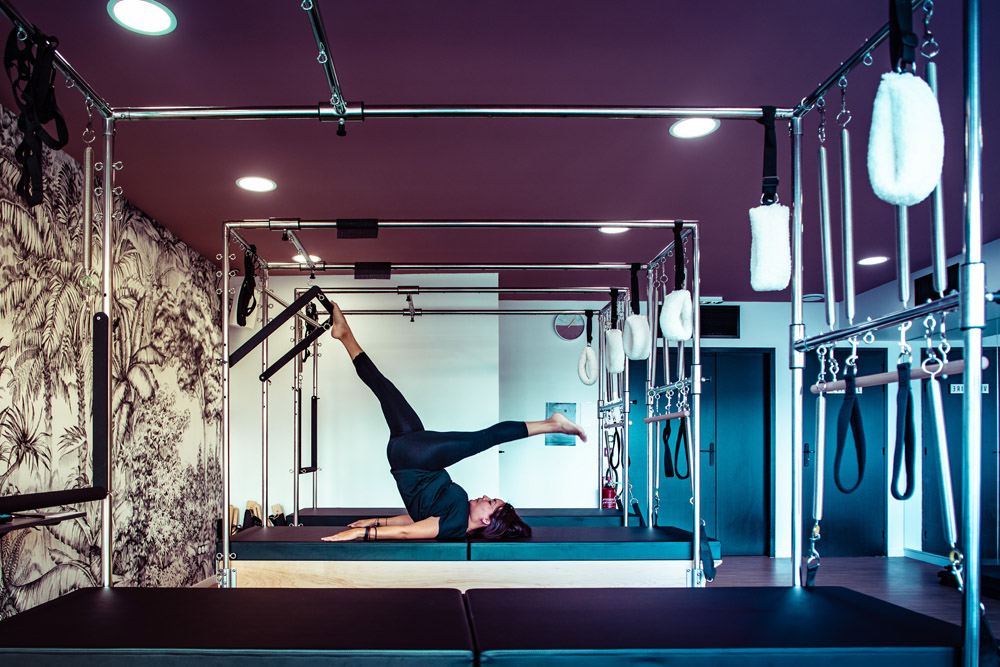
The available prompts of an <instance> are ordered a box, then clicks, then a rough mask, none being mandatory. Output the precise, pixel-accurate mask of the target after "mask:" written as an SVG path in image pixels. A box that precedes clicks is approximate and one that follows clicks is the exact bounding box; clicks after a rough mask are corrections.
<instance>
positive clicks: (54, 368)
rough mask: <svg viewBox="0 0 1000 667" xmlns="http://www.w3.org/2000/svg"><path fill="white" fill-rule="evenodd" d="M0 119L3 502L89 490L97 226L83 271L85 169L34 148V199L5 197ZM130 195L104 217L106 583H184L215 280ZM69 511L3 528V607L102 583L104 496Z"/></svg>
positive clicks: (210, 418) (198, 494)
mask: <svg viewBox="0 0 1000 667" xmlns="http://www.w3.org/2000/svg"><path fill="white" fill-rule="evenodd" d="M0 125H2V127H0V130H2V131H0V136H2V144H0V497H2V496H10V495H16V494H22V493H33V492H41V491H55V490H63V489H72V488H78V487H86V486H90V477H91V472H92V463H91V447H92V442H91V439H92V431H91V396H90V393H91V386H92V384H91V383H92V361H91V357H92V348H91V345H92V342H91V331H92V318H93V315H94V312H95V311H96V310H97V309H99V308H100V305H101V291H100V278H99V275H98V274H97V272H96V271H97V270H99V269H100V264H101V257H102V252H103V251H102V238H101V231H102V228H103V227H102V223H101V222H100V221H99V220H95V221H94V224H93V244H92V257H93V262H92V266H93V267H94V270H93V271H92V272H91V273H92V275H90V276H88V275H86V274H85V273H84V264H83V233H84V229H83V225H82V221H83V189H84V180H83V168H82V166H81V165H80V164H79V163H78V162H76V161H75V160H73V159H72V158H71V157H69V156H68V155H66V154H65V153H62V152H52V151H49V150H48V149H45V155H44V158H43V178H44V190H45V197H44V201H43V202H42V203H41V204H39V205H38V206H35V207H34V208H28V207H27V206H26V205H25V204H24V203H23V201H22V200H21V199H20V198H19V197H18V196H17V194H16V193H15V184H16V183H17V179H18V178H19V175H20V166H19V165H18V163H17V162H16V160H15V159H14V150H15V147H16V146H17V144H18V142H19V140H20V137H19V136H18V134H19V133H18V130H17V128H16V122H15V118H14V116H13V115H12V114H11V113H10V112H9V111H7V110H0ZM98 159H100V156H99V158H98ZM98 176H100V174H98ZM127 195H128V193H127V192H126V193H123V194H122V196H116V197H115V201H116V204H115V211H114V214H113V216H112V224H113V230H114V231H113V247H112V248H111V255H112V266H113V271H114V274H113V275H114V292H115V298H116V306H115V308H114V312H113V313H112V322H113V331H112V341H113V342H112V386H113V400H112V414H113V415H114V417H113V421H112V425H111V428H112V433H113V438H114V443H115V447H114V455H113V465H112V475H113V478H112V479H113V484H112V488H113V491H114V503H113V516H114V521H113V525H114V531H113V540H112V541H113V553H112V554H111V558H112V572H113V576H114V581H115V584H116V585H126V586H183V585H189V584H193V583H195V582H198V581H200V580H203V579H205V578H206V577H209V576H211V575H212V572H213V570H214V564H213V554H214V551H215V550H214V548H213V545H214V542H215V527H214V519H215V517H217V516H219V515H220V508H221V495H222V494H221V472H220V471H219V459H220V455H221V452H220V443H221V434H222V421H221V408H222V400H221V373H220V369H219V365H218V363H217V362H216V361H215V359H216V358H217V357H218V355H219V349H220V339H221V333H220V332H219V322H220V319H219V310H220V307H219V303H218V301H219V297H218V295H217V291H216V290H217V287H218V283H219V281H220V279H219V278H218V277H217V276H216V269H215V268H214V267H213V266H212V265H211V264H210V263H209V262H208V261H206V260H205V259H204V258H202V257H201V256H200V255H198V254H196V253H195V252H193V251H192V250H191V249H190V248H188V247H187V246H186V245H185V244H184V243H182V242H181V241H180V240H178V239H177V238H176V237H174V236H173V235H172V234H171V233H170V232H169V231H167V230H166V229H164V228H163V227H161V226H160V225H159V224H157V223H156V222H154V221H153V220H151V219H150V218H148V217H147V216H146V215H145V214H144V213H143V212H142V211H140V210H138V209H136V208H135V207H133V206H132V205H130V204H129V203H128V202H127V201H126V199H125V197H127ZM100 201H101V200H100V198H97V199H96V202H97V203H96V204H95V209H96V208H99V205H100ZM95 218H96V215H95ZM79 508H81V509H83V508H85V509H86V515H85V516H83V517H81V518H78V519H74V520H69V521H64V522H63V523H60V524H57V525H54V526H50V527H44V528H30V529H25V530H16V531H12V532H8V533H6V534H3V535H0V618H6V617H9V616H12V615H14V614H16V613H18V612H21V611H24V610H25V609H28V608H30V607H33V606H35V605H38V604H41V603H42V602H45V601H47V600H50V599H52V598H55V597H58V596H60V595H64V594H65V593H68V592H70V591H72V590H74V589H76V588H80V587H83V586H93V585H100V583H101V557H102V555H103V554H102V553H101V540H100V533H101V521H100V503H85V504H83V505H81V506H79ZM66 509H69V508H66ZM47 511H57V508H51V509H49V510H47Z"/></svg>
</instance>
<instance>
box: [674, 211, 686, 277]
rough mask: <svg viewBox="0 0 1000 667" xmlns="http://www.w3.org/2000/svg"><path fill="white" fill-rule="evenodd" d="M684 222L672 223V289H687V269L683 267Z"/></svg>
mask: <svg viewBox="0 0 1000 667" xmlns="http://www.w3.org/2000/svg"><path fill="white" fill-rule="evenodd" d="M683 232H684V223H683V222H680V221H677V222H675V223H674V289H687V271H686V270H685V268H684V236H683Z"/></svg>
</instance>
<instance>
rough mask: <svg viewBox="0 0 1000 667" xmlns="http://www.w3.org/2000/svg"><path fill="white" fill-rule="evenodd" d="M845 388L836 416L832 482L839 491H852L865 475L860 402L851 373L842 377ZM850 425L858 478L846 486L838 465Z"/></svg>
mask: <svg viewBox="0 0 1000 667" xmlns="http://www.w3.org/2000/svg"><path fill="white" fill-rule="evenodd" d="M844 381H845V383H846V384H847V389H846V391H845V392H844V404H843V405H841V406H840V414H839V415H838V416H837V453H836V455H835V456H834V460H833V482H834V484H836V485H837V488H838V489H840V492H841V493H854V492H855V491H856V490H857V488H858V487H859V486H861V481H862V480H863V479H864V477H865V453H866V452H865V450H866V449H867V447H866V445H865V429H864V425H863V424H862V423H861V403H860V402H859V401H858V390H857V386H856V384H855V383H856V379H855V376H854V375H853V374H848V375H846V376H845V377H844ZM848 426H850V429H851V434H852V435H853V436H854V450H855V453H856V454H857V459H858V480H857V481H856V482H855V483H854V486H852V487H851V488H847V487H846V486H844V484H843V482H842V481H841V480H840V465H841V462H842V461H843V458H844V449H845V445H846V444H847V428H848Z"/></svg>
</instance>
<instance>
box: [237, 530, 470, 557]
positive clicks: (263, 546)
mask: <svg viewBox="0 0 1000 667" xmlns="http://www.w3.org/2000/svg"><path fill="white" fill-rule="evenodd" d="M343 530H347V528H345V527H344V526H295V527H292V526H272V527H270V528H262V527H256V528H248V529H247V530H242V531H240V532H238V533H236V534H235V535H233V536H232V539H231V540H230V546H231V550H232V552H233V553H235V554H236V556H237V560H468V544H467V543H466V541H465V540H450V541H448V540H377V541H374V542H365V541H363V540H352V541H349V542H324V541H323V540H322V538H324V537H326V536H328V535H334V534H336V533H339V532H341V531H343ZM220 548H221V547H220ZM237 566H238V564H237Z"/></svg>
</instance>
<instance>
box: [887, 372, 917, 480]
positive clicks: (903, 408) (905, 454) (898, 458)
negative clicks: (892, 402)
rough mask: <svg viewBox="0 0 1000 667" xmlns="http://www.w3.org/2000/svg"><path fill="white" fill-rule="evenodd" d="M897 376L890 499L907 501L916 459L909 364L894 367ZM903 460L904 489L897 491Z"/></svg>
mask: <svg viewBox="0 0 1000 667" xmlns="http://www.w3.org/2000/svg"><path fill="white" fill-rule="evenodd" d="M896 369H897V372H898V374H899V388H898V390H897V393H896V450H895V452H894V453H893V455H892V486H891V487H890V490H891V491H892V497H893V498H895V499H896V500H907V499H909V498H910V497H912V496H913V492H914V491H915V490H916V483H915V480H914V479H913V467H914V461H915V457H916V445H915V443H916V439H915V430H916V429H915V427H914V424H913V392H912V390H911V388H910V363H909V362H906V363H902V364H899V365H898V366H896ZM904 459H905V467H906V489H905V490H904V491H902V492H900V490H899V476H900V475H899V473H900V469H901V468H902V467H903V464H904Z"/></svg>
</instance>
